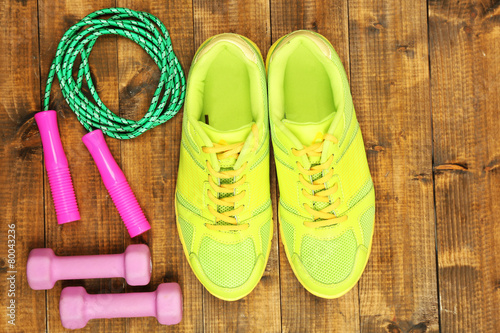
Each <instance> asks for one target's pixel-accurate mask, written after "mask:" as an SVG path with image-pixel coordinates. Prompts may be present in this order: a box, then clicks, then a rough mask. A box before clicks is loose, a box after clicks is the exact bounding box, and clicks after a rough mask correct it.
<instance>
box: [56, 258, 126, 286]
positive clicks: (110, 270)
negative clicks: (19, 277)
mask: <svg viewBox="0 0 500 333" xmlns="http://www.w3.org/2000/svg"><path fill="white" fill-rule="evenodd" d="M124 260H125V256H124V254H123V253H119V254H106V255H103V254H101V255H93V256H62V257H58V256H56V257H55V258H53V259H52V269H53V270H52V274H53V277H54V278H55V279H57V280H73V279H95V278H114V277H122V278H124V277H125V270H124V268H125V264H124Z"/></svg>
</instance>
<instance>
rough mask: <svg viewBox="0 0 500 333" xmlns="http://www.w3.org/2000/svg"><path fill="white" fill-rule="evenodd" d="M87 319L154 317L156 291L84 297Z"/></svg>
mask: <svg viewBox="0 0 500 333" xmlns="http://www.w3.org/2000/svg"><path fill="white" fill-rule="evenodd" d="M85 300H86V304H87V307H86V309H85V310H86V314H87V316H88V318H89V319H91V318H92V319H97V318H132V317H156V291H154V292H149V293H148V292H144V293H126V294H98V295H89V294H87V295H86V296H85Z"/></svg>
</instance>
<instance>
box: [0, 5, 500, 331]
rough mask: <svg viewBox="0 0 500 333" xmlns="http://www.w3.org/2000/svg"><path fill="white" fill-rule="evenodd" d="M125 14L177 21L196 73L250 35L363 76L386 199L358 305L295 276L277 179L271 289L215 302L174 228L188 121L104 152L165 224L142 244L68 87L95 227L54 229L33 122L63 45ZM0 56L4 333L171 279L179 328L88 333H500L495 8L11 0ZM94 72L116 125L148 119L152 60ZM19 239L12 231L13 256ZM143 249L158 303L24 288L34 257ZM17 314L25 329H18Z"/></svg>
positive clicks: (377, 174)
mask: <svg viewBox="0 0 500 333" xmlns="http://www.w3.org/2000/svg"><path fill="white" fill-rule="evenodd" d="M115 6H116V7H129V8H132V9H134V10H143V11H147V12H150V13H152V14H153V15H155V16H157V17H158V18H159V19H160V20H161V21H162V22H164V24H165V25H166V27H167V29H168V30H169V32H170V34H171V37H172V42H173V47H174V50H175V53H176V55H177V56H178V58H179V60H180V62H181V64H182V67H183V68H184V71H185V73H186V74H187V73H188V70H189V66H190V63H191V59H192V57H193V55H194V52H195V51H196V49H197V48H198V46H199V45H200V44H201V43H202V42H203V41H204V40H205V39H206V38H208V37H210V36H212V35H214V34H217V33H221V32H234V33H239V34H243V35H245V36H247V37H249V38H250V39H252V40H253V41H254V42H255V43H256V44H257V45H258V47H259V48H260V49H261V51H262V54H263V56H265V55H266V53H267V50H268V48H269V47H270V45H271V44H272V42H274V41H276V40H277V39H278V38H279V37H281V36H282V35H284V34H287V33H289V32H291V31H293V30H297V29H310V30H314V31H317V32H319V33H321V34H323V35H324V36H326V37H327V38H328V39H329V40H330V41H331V42H332V44H333V46H334V47H335V48H336V50H337V52H338V54H339V56H340V58H341V59H342V61H343V63H344V66H345V68H346V71H347V73H348V76H349V77H350V83H351V89H352V95H353V99H354V105H355V108H356V113H357V117H358V120H359V123H360V126H361V129H362V131H363V136H364V140H365V147H366V150H367V155H368V161H369V164H370V169H371V172H372V176H373V180H374V184H375V190H376V199H377V218H376V227H375V236H374V242H373V248H372V253H371V258H370V261H369V263H368V266H367V268H366V271H365V273H364V275H363V276H362V278H361V281H360V283H358V285H357V286H356V287H355V288H353V289H352V290H351V291H350V292H349V293H348V294H346V295H345V296H343V297H341V298H339V299H336V300H324V299H320V298H317V297H315V296H313V295H311V294H310V293H308V292H307V291H306V290H305V289H304V288H303V287H302V286H301V285H300V283H299V282H298V281H297V279H296V278H295V276H294V275H293V272H292V271H291V268H290V265H289V264H288V262H287V259H286V257H285V254H284V250H283V246H282V244H281V242H280V240H279V235H278V233H277V226H278V225H277V223H278V221H277V220H276V215H277V214H276V204H277V199H278V196H279V190H278V188H277V182H276V175H275V170H274V165H272V166H271V178H272V181H271V192H272V199H273V205H274V210H275V214H274V215H275V221H274V222H275V223H274V227H275V228H274V239H273V244H272V249H271V256H270V259H269V263H268V265H267V268H266V271H265V273H264V276H263V278H262V280H261V282H260V283H259V285H258V286H257V288H256V289H255V290H254V291H253V292H252V293H251V294H250V295H248V296H247V297H245V298H244V299H242V300H240V301H237V302H224V301H221V300H219V299H217V298H215V297H213V296H212V295H211V294H210V293H208V292H207V291H206V290H205V289H204V288H203V286H202V285H201V284H200V283H199V282H198V280H197V279H196V277H195V276H194V274H193V273H192V271H191V269H190V267H189V265H188V263H187V261H186V259H185V257H184V254H183V252H182V246H181V244H180V241H179V239H178V235H177V230H176V227H175V222H174V221H175V213H174V205H173V198H174V189H175V182H176V177H177V164H178V157H179V145H180V136H181V121H182V112H181V113H180V114H179V115H177V116H176V117H174V118H173V119H172V120H170V121H169V122H168V123H166V124H164V125H162V126H159V127H157V128H155V129H153V130H151V131H148V132H146V133H145V134H143V135H141V136H140V137H138V138H136V139H134V140H125V141H119V140H114V139H108V140H107V142H108V145H109V146H110V149H111V151H112V153H113V156H114V157H115V159H116V160H117V162H118V163H119V164H120V166H121V167H122V169H123V171H124V172H125V174H126V175H127V177H128V180H129V182H130V184H131V186H132V188H133V189H134V191H135V193H136V196H137V198H138V200H139V202H140V203H141V205H142V207H143V209H144V211H145V213H146V215H147V217H148V219H149V221H151V223H152V231H151V232H149V233H147V234H146V235H145V236H141V237H137V238H134V239H133V240H131V239H130V238H129V236H128V233H127V232H126V230H125V228H124V227H123V224H122V222H121V220H120V218H119V216H118V212H117V211H116V209H115V208H114V205H113V204H112V201H111V199H110V197H109V195H108V193H107V191H106V189H105V187H104V186H103V184H102V181H101V178H100V175H99V173H98V171H97V168H96V167H95V164H94V163H93V161H92V158H91V156H90V155H89V154H88V151H87V149H86V148H85V146H84V145H83V143H82V141H81V137H82V135H83V134H85V130H84V129H83V127H82V126H81V125H80V124H79V123H78V121H77V120H76V117H75V115H74V114H73V113H72V111H71V110H70V109H69V107H68V106H67V104H66V102H65V101H64V99H63V98H62V95H61V92H60V90H59V88H58V83H57V81H56V83H55V84H54V88H53V90H52V98H51V108H52V109H55V110H57V111H58V112H59V117H58V121H59V128H60V131H61V133H62V135H61V137H62V142H63V145H64V147H65V150H66V154H67V156H68V160H69V161H70V166H71V172H72V175H73V182H74V185H75V190H76V195H77V198H78V204H79V207H80V213H81V217H82V219H81V221H80V222H77V223H69V224H66V225H63V226H59V225H57V222H56V218H55V211H54V206H53V202H52V198H51V195H50V189H49V186H48V180H47V176H46V172H45V170H44V167H43V158H42V157H43V154H42V149H41V142H40V138H39V134H38V129H37V126H36V124H35V122H34V119H33V115H34V113H35V112H36V111H39V110H41V96H42V94H43V90H44V88H45V81H46V78H47V73H48V69H49V66H50V63H51V61H52V59H53V56H54V54H55V50H56V48H57V44H58V43H59V40H60V38H61V36H62V35H63V33H64V32H65V31H66V30H67V29H68V28H69V27H70V26H72V25H73V24H75V23H76V22H78V21H79V20H80V19H81V18H82V17H83V16H85V15H86V14H88V13H90V12H92V11H94V10H97V9H100V8H108V7H115ZM0 45H1V46H2V52H0V66H1V67H0V68H1V71H2V74H3V77H2V80H0V134H1V135H0V142H1V152H2V155H1V156H0V170H1V173H0V186H1V189H0V217H1V221H2V223H0V239H1V241H0V300H1V304H0V305H1V308H2V315H1V317H0V332H45V331H48V332H60V331H64V329H63V328H62V326H61V323H60V320H59V309H58V301H59V295H60V292H61V289H62V288H64V287H65V286H69V285H82V286H85V288H86V289H87V290H88V291H89V292H90V293H118V292H125V291H127V292H133V291H152V290H154V289H156V286H157V285H158V284H159V283H162V282H171V281H176V282H178V283H179V284H180V285H181V288H182V290H183V297H184V317H183V320H182V322H181V324H179V325H176V326H172V327H167V326H161V325H159V324H158V322H157V320H156V319H154V318H131V319H113V320H92V321H90V322H89V323H88V325H87V326H86V328H85V329H83V330H82V331H86V332H153V331H166V332H167V331H168V332H170V331H179V332H203V331H206V332H279V331H284V332H369V333H371V332H390V333H392V332H400V333H407V332H412V333H417V332H439V331H442V332H499V331H500V319H499V318H500V228H499V227H498V223H499V222H500V219H499V218H498V212H499V211H500V200H499V198H500V187H499V185H500V130H499V129H500V107H499V105H500V97H499V96H500V3H499V2H498V1H493V0H476V1H472V0H470V1H469V0H467V1H450V0H428V1H424V0H416V1H396V0H389V1H383V0H363V1H362V0H348V1H338V0H336V1H327V0H316V1H314V0H292V1H285V0H270V1H268V0H257V1H250V0H245V1H240V0H224V1H211V0H169V1H146V0H141V1H132V0H92V1H83V0H76V1H75V0H62V1H50V0H38V1H35V0H17V1H14V0H3V1H1V2H0ZM90 63H91V70H92V75H93V77H94V78H95V82H96V85H97V89H98V93H99V96H100V97H101V98H102V100H103V101H104V103H105V104H106V105H107V106H108V107H109V108H110V109H111V110H113V111H115V112H116V113H118V114H120V115H121V116H124V117H128V118H132V119H139V118H140V117H142V115H143V114H144V112H145V110H146V109H147V107H148V106H149V103H150V100H151V97H152V95H153V92H154V89H155V88H156V85H157V82H158V79H159V71H158V69H157V67H156V65H155V64H154V63H153V61H152V60H151V59H150V57H149V56H148V55H147V54H146V53H144V51H143V50H141V49H140V47H138V46H137V45H134V43H133V42H131V41H129V40H126V39H124V38H117V37H115V36H105V37H101V38H100V39H99V41H98V42H97V44H96V46H95V48H94V50H93V52H92V57H91V59H90ZM9 230H15V243H14V242H12V241H11V242H9V239H11V240H12V237H11V238H9V237H8V235H9V234H10V235H13V234H14V232H12V231H9ZM131 243H146V244H148V245H149V246H150V249H151V252H152V254H153V265H154V270H153V276H152V281H151V283H150V284H149V285H148V286H146V287H130V286H127V285H126V284H125V283H124V280H123V279H111V280H85V281H82V280H75V281H64V282H58V283H57V284H56V286H55V287H54V288H53V289H51V290H48V291H33V290H31V289H30V288H29V286H28V284H27V281H26V270H25V266H26V259H27V256H28V253H29V251H30V250H31V249H33V248H38V247H51V248H53V249H54V251H55V252H56V254H58V255H79V254H101V253H119V252H122V251H123V250H124V249H125V248H126V246H127V245H129V244H131ZM12 244H15V246H12ZM9 245H11V246H10V248H15V260H16V262H15V263H14V262H13V261H12V259H10V261H9ZM11 252H12V251H11ZM11 257H12V255H11ZM11 276H14V277H15V283H14V282H13V283H11V280H8V278H9V277H11ZM13 289H15V290H13ZM12 293H15V295H13V294H12ZM11 299H14V300H15V306H16V308H15V322H14V323H15V325H12V324H11V323H9V320H11V318H9V316H8V314H9V311H10V310H9V309H7V307H8V306H9V305H10V304H11Z"/></svg>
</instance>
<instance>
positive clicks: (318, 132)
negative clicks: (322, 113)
mask: <svg viewBox="0 0 500 333" xmlns="http://www.w3.org/2000/svg"><path fill="white" fill-rule="evenodd" d="M334 117H335V113H332V114H330V115H329V116H327V117H326V118H324V119H323V120H320V121H318V122H316V123H297V122H294V121H291V120H288V119H284V120H283V124H285V126H286V127H287V128H288V129H289V130H290V132H292V134H293V135H295V137H296V138H297V139H298V140H299V141H300V142H301V143H302V144H303V145H304V146H310V145H312V144H313V143H315V142H317V141H321V140H323V135H324V134H325V133H327V132H328V130H329V129H330V125H331V124H332V121H333V118H334Z"/></svg>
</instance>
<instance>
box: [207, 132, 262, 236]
mask: <svg viewBox="0 0 500 333" xmlns="http://www.w3.org/2000/svg"><path fill="white" fill-rule="evenodd" d="M252 133H253V135H254V147H253V150H254V151H255V150H256V149H257V147H258V144H259V135H258V134H259V132H258V127H257V125H256V124H253V125H252ZM244 144H245V143H244V142H240V143H235V144H231V145H227V144H220V143H213V147H203V148H202V150H203V152H205V153H208V154H210V153H215V154H217V159H218V160H219V161H220V160H223V159H226V158H230V157H233V158H235V159H238V156H239V154H240V152H241V150H242V149H243V145H244ZM247 165H248V162H245V164H243V165H242V166H241V167H240V168H239V169H237V170H224V171H215V170H214V168H212V165H211V164H210V162H208V161H207V168H208V172H209V175H208V182H209V184H210V187H211V188H212V189H213V190H214V191H215V192H216V193H226V194H229V193H232V194H233V195H229V196H226V197H223V198H219V197H218V196H215V195H213V194H212V192H211V191H210V190H208V198H209V199H210V200H211V201H212V202H213V203H215V204H216V205H218V206H225V207H231V208H233V209H232V210H230V211H227V212H223V213H220V212H218V211H217V209H214V208H213V207H212V206H211V205H208V210H209V211H210V213H211V214H212V215H214V216H215V221H216V222H220V221H224V222H226V223H228V224H205V225H206V226H207V228H209V229H212V230H222V231H235V230H245V229H247V228H248V223H245V224H238V221H237V220H236V217H235V216H236V215H238V214H240V213H241V212H242V211H243V210H244V209H245V206H244V205H241V206H239V207H237V208H236V207H235V203H236V202H237V201H240V200H242V199H243V198H244V197H245V194H246V191H242V192H240V193H238V194H236V189H237V188H238V186H240V185H242V184H244V183H245V181H246V175H243V176H242V177H241V178H240V179H239V180H238V181H236V178H237V177H238V176H239V175H241V174H242V173H243V171H245V169H246V167H247ZM214 177H215V178H217V179H218V180H219V184H216V183H215V181H214V180H213V178H214ZM231 178H233V179H234V180H235V182H234V183H231V184H222V183H221V179H231Z"/></svg>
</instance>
